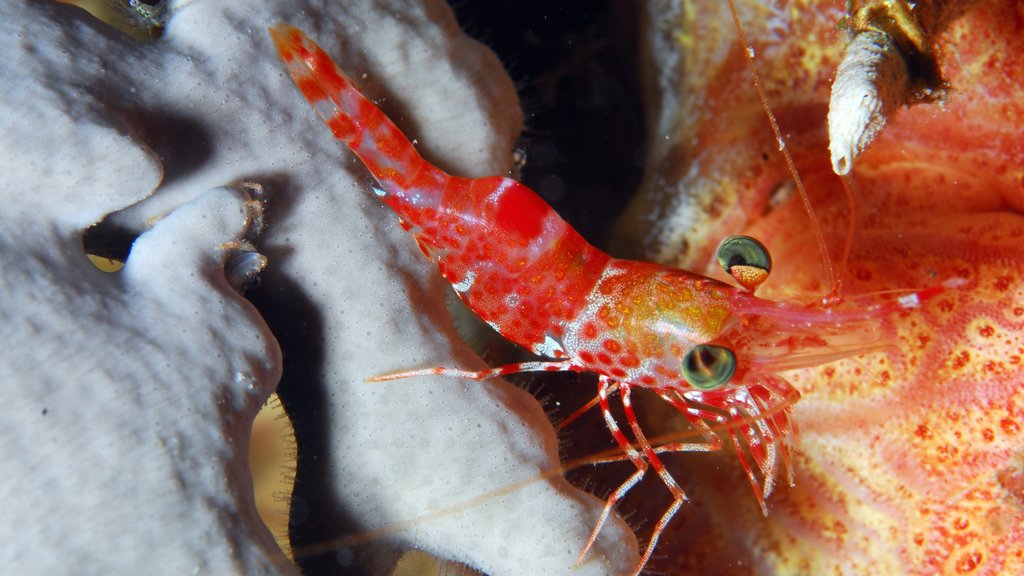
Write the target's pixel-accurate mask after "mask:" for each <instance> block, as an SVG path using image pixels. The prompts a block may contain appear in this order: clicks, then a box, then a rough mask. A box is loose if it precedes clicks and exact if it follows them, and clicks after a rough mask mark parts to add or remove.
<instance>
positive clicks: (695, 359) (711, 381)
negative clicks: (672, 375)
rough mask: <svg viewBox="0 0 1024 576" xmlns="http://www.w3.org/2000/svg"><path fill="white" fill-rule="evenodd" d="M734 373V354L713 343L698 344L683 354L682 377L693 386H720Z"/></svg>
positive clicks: (711, 387)
mask: <svg viewBox="0 0 1024 576" xmlns="http://www.w3.org/2000/svg"><path fill="white" fill-rule="evenodd" d="M735 373H736V355H735V354H733V352H732V350H729V349H728V348H725V347H723V346H715V345H714V344H700V345H698V346H694V347H693V349H692V350H690V351H689V352H687V353H686V356H683V377H684V378H686V381H687V382H689V383H690V385H691V386H693V387H694V388H700V389H701V390H714V389H715V388H721V387H722V386H724V385H725V384H726V383H727V382H729V379H730V378H732V375H733V374H735Z"/></svg>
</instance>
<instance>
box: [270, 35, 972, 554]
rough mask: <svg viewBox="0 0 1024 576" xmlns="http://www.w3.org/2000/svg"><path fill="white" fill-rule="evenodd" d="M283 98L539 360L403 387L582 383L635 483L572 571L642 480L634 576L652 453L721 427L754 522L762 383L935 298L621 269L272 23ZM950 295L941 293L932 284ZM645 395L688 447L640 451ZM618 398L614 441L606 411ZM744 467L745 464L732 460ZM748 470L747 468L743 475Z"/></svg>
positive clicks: (784, 461)
mask: <svg viewBox="0 0 1024 576" xmlns="http://www.w3.org/2000/svg"><path fill="white" fill-rule="evenodd" d="M270 32H271V36H272V37H273V40H274V43H275V45H276V47H277V49H278V52H279V53H280V55H281V58H282V59H283V60H284V62H285V64H286V65H287V67H288V70H289V73H290V74H291V76H292V78H293V80H294V81H295V83H296V85H297V86H298V87H299V89H300V90H301V92H302V93H303V95H304V96H305V97H306V98H307V99H308V100H309V102H310V103H311V104H312V106H313V108H314V109H315V110H316V112H317V113H318V114H319V115H320V116H321V118H322V119H323V120H324V122H325V123H326V124H327V125H328V126H329V127H330V129H331V130H332V132H333V133H334V136H335V137H336V138H337V139H339V140H341V141H343V142H345V143H346V144H347V145H348V146H349V148H350V149H351V150H352V151H353V152H354V153H355V154H356V155H357V156H358V157H359V159H360V160H361V161H362V163H363V164H364V165H365V166H366V167H367V168H368V169H369V171H370V173H371V174H372V175H373V176H374V178H375V179H376V180H377V182H378V183H379V185H380V186H379V188H375V189H374V191H375V193H376V195H377V196H378V197H379V198H380V199H381V201H383V202H384V203H385V204H387V205H388V206H389V207H391V208H392V209H393V210H394V211H395V212H396V213H397V214H398V216H399V218H400V221H401V224H402V226H403V228H405V229H406V230H407V231H409V232H410V233H411V234H412V235H413V237H414V238H415V239H416V242H417V244H418V245H419V247H420V249H421V250H422V252H423V253H424V254H425V255H426V256H427V257H428V258H429V259H431V260H433V261H435V262H437V264H438V266H439V268H440V271H441V274H442V275H443V276H444V278H445V279H446V280H447V281H448V282H450V283H451V285H452V286H453V288H454V289H455V291H456V292H457V294H458V295H459V297H460V298H461V299H462V300H463V301H464V302H465V303H466V304H467V305H468V306H469V307H470V308H471V309H472V310H473V311H474V312H475V313H477V314H478V315H479V316H480V317H481V318H482V319H484V320H485V321H487V322H488V323H489V324H490V325H491V326H492V327H494V328H495V329H496V330H497V331H498V332H499V333H501V334H502V335H503V336H504V337H505V338H507V339H509V340H511V341H512V342H515V343H517V344H519V345H521V346H523V347H525V348H527V349H529V350H530V351H532V352H533V353H535V354H538V355H540V356H542V357H544V359H541V360H536V361H529V362H521V363H515V364H509V365H505V366H499V367H496V368H492V369H489V370H482V371H466V370H460V369H457V368H447V367H444V368H441V367H439V368H428V369H423V370H412V371H405V372H399V373H395V374H389V375H386V376H381V377H377V378H375V379H376V380H385V379H397V378H404V377H409V376H418V375H427V374H435V375H446V376H458V377H463V378H471V379H478V380H479V379H486V378H491V377H496V376H501V375H507V374H512V373H517V372H526V371H577V372H594V373H596V374H598V376H599V390H598V399H597V402H598V404H599V405H600V409H601V412H602V414H603V416H604V419H605V421H606V424H607V426H608V428H609V430H610V431H611V433H612V435H613V437H614V439H615V441H616V442H617V443H618V445H619V447H620V448H621V449H622V451H623V452H624V453H625V454H626V457H627V458H628V459H629V460H630V461H631V462H632V463H633V464H634V465H635V467H636V471H635V472H634V473H633V474H632V475H631V476H629V477H628V478H627V479H626V480H625V481H624V482H623V483H622V484H621V485H620V486H619V487H618V489H616V490H615V491H614V492H613V493H612V494H611V496H609V497H608V499H607V501H606V504H605V507H604V510H603V512H602V514H601V517H600V518H599V519H598V521H597V523H596V525H595V527H594V529H593V532H592V534H591V538H590V541H589V542H588V544H587V545H586V546H585V547H584V549H583V551H582V552H581V554H580V560H582V559H583V558H584V556H585V555H586V553H587V551H588V550H589V548H590V546H591V545H592V544H593V542H594V540H595V538H596V536H597V534H598V533H599V532H600V530H601V527H602V525H603V524H604V522H605V521H606V520H607V518H608V516H609V514H610V512H611V510H612V508H613V507H614V506H615V504H616V502H618V500H619V499H621V498H622V497H623V496H624V495H625V494H626V493H627V492H628V491H629V490H630V489H631V488H632V487H633V486H634V485H635V484H636V483H637V482H639V481H640V479H641V478H642V477H643V476H644V474H645V473H646V472H647V470H648V469H649V468H653V469H654V471H655V473H657V474H658V476H659V477H660V478H661V480H662V481H663V483H664V484H665V486H666V487H667V489H668V490H669V492H670V493H671V494H672V496H673V502H672V504H671V505H670V506H669V507H668V509H667V510H666V511H665V512H664V513H663V514H662V516H661V518H660V519H659V520H658V522H657V524H656V525H655V527H654V530H653V533H652V534H651V537H650V540H649V542H648V545H647V548H646V551H645V552H644V554H643V557H642V558H641V561H640V564H639V565H638V566H637V567H636V569H635V571H636V572H637V573H639V572H640V571H641V570H642V569H643V567H644V566H645V565H646V563H647V561H648V560H649V559H650V557H651V554H652V552H653V550H654V549H655V546H656V544H657V541H658V537H659V536H660V534H661V532H662V531H663V530H664V528H665V526H666V525H668V523H669V522H670V520H671V519H672V517H673V515H674V514H675V513H676V512H677V511H678V509H679V508H680V506H681V505H682V503H683V502H684V501H685V500H686V496H685V494H684V493H683V490H682V488H680V486H679V485H678V483H677V482H676V481H675V479H674V478H673V477H672V475H671V474H669V472H668V471H667V470H666V469H665V467H664V465H663V464H662V462H661V460H660V458H659V456H658V453H659V452H681V451H709V450H718V449H720V448H721V446H722V442H721V440H720V438H719V437H718V436H717V435H715V433H714V431H713V430H712V427H711V425H709V424H714V425H715V426H716V427H717V426H721V427H722V428H724V429H725V430H726V431H727V433H728V435H729V437H730V439H731V441H732V443H733V445H734V447H735V448H736V451H737V454H738V456H739V459H740V461H741V464H742V466H743V468H744V470H745V472H746V474H747V477H748V480H749V482H750V484H751V486H752V487H753V490H754V493H755V496H756V498H757V500H758V502H759V504H760V505H761V508H762V510H763V511H764V512H765V513H767V507H766V504H765V498H766V497H767V496H768V495H770V494H771V493H772V491H773V489H774V487H775V485H776V483H777V482H778V481H779V480H780V478H781V479H783V480H784V481H786V482H788V483H790V484H791V483H792V466H791V463H790V450H791V440H792V437H793V434H794V431H795V426H794V424H793V423H792V421H791V419H790V417H789V411H790V407H791V405H792V404H793V402H795V401H796V400H797V398H798V397H799V393H798V392H797V391H796V389H794V388H793V387H792V386H791V385H790V384H789V383H788V382H787V381H786V380H785V379H783V378H782V377H781V376H779V375H778V372H779V371H781V370H786V369H791V368H800V367H808V366H815V365H819V364H822V363H826V362H829V361H832V360H836V359H840V358H846V357H849V356H853V355H857V354H860V353H864V352H867V351H872V350H877V349H880V348H882V347H885V346H886V345H887V343H886V342H883V341H881V340H880V339H879V334H878V331H877V330H876V329H875V325H876V324H877V323H878V322H879V321H880V320H881V319H883V318H884V317H886V316H888V315H892V314H896V313H899V312H901V311H903V310H906V309H909V308H915V307H917V306H919V305H920V304H921V302H923V301H924V300H926V299H928V298H931V297H933V296H935V295H937V294H939V293H941V292H942V291H943V290H944V286H935V287H932V288H929V289H926V290H922V291H919V292H904V293H902V294H900V295H899V297H898V298H896V297H891V298H884V297H882V296H877V297H871V298H870V299H869V298H862V299H849V300H846V301H843V300H842V299H840V298H838V297H834V298H830V299H829V300H828V301H816V302H812V303H810V304H803V303H799V302H794V301H790V300H787V301H779V302H775V301H770V300H765V299H761V298H758V297H757V296H755V295H754V292H755V290H756V288H757V286H758V285H759V284H760V283H761V282H762V281H763V280H764V279H765V278H766V276H767V273H768V272H769V271H770V259H769V257H768V255H767V251H766V250H765V249H764V247H763V246H761V245H760V243H758V242H756V241H754V240H753V239H750V238H744V237H739V238H731V239H729V240H727V241H726V242H723V244H722V246H721V247H720V249H719V260H720V261H721V262H722V264H723V267H724V268H725V269H726V271H727V272H728V273H730V274H731V275H732V276H733V277H734V278H735V279H736V280H737V282H738V283H739V284H740V286H739V287H736V286H731V285H728V284H725V283H723V282H720V281H718V280H715V279H712V278H708V277H705V276H702V275H699V274H694V273H691V272H687V271H685V270H680V269H673V268H669V267H665V266H661V265H657V264H652V263H648V262H640V261H631V260H621V259H616V258H612V257H611V256H609V255H608V254H606V253H604V252H602V251H600V250H598V249H597V248H595V247H594V246H592V245H590V244H589V243H588V242H587V241H586V240H584V239H583V238H582V236H580V235H579V234H578V233H577V232H576V231H575V230H573V229H572V228H571V227H570V226H569V225H568V224H567V223H566V222H565V221H564V220H562V219H561V218H560V217H559V216H558V214H557V213H555V212H554V210H552V209H551V208H550V206H548V205H547V204H546V203H545V202H544V201H543V200H541V199H540V197H539V196H537V195H536V194H535V193H534V192H533V191H531V190H530V189H529V188H527V187H526V186H524V185H522V184H520V183H519V182H516V181H514V180H511V179H508V178H502V177H487V178H478V179H468V178H460V177H456V176H450V175H448V174H446V173H445V172H443V171H441V170H440V169H438V168H436V167H435V166H433V165H431V164H429V163H428V162H426V161H425V160H424V159H423V158H422V157H421V156H420V155H419V153H418V152H417V151H416V149H415V148H414V147H413V145H412V143H411V142H410V141H409V140H408V139H407V138H406V137H405V136H404V135H403V134H402V133H401V132H400V131H399V130H398V128H397V127H396V126H395V125H394V124H393V123H392V122H391V120H389V119H388V118H387V117H386V116H385V115H384V114H383V112H381V111H380V110H379V109H378V108H377V107H376V106H375V105H374V104H373V103H372V102H370V101H369V100H368V99H366V98H365V97H364V96H363V95H362V94H361V93H360V92H359V91H358V89H357V88H356V87H355V86H354V84H353V83H352V81H351V80H350V79H349V78H348V77H347V76H346V75H345V74H344V73H343V72H342V71H341V70H340V69H339V68H338V67H337V66H336V65H335V64H334V63H333V62H332V61H331V59H330V58H329V57H328V56H327V54H326V53H324V52H323V50H322V49H320V48H319V47H318V46H317V45H316V44H315V43H314V42H313V41H311V40H310V39H309V38H307V37H306V36H305V35H304V34H303V33H302V32H301V31H299V30H298V29H296V28H294V27H291V26H288V25H285V24H280V25H278V26H276V27H274V28H272V29H271V30H270ZM955 284H956V282H955V281H953V282H947V283H946V286H945V287H948V286H953V285H955ZM634 388H646V389H650V390H652V391H654V392H655V393H656V394H657V395H658V396H659V397H660V398H661V399H663V400H664V401H665V402H667V403H668V404H669V405H671V406H672V407H673V408H675V409H676V410H677V411H678V412H679V413H680V414H681V415H682V416H683V417H684V418H685V419H686V420H687V421H688V422H689V423H690V424H691V425H692V426H693V427H694V429H695V430H697V431H698V432H699V433H700V435H701V437H702V440H703V441H701V442H695V443H675V444H667V445H659V446H653V445H652V444H651V443H650V442H649V441H648V440H647V439H646V437H645V435H644V433H643V431H642V429H641V426H640V424H639V422H638V420H637V418H636V415H635V413H634V410H633V407H632V404H631V400H630V396H631V393H632V391H633V389H634ZM615 391H617V392H618V393H619V396H620V399H621V403H622V407H623V410H624V412H625V418H626V421H627V424H628V428H629V430H630V432H631V433H632V435H633V439H632V440H630V439H629V438H628V437H627V435H626V433H625V432H624V431H623V429H622V428H620V426H619V424H618V422H617V421H616V418H615V417H614V415H613V414H612V412H611V410H610V406H609V397H610V395H611V394H612V393H613V392H615ZM748 457H749V459H748ZM750 460H753V463H754V465H755V466H751V465H750V464H751V462H750Z"/></svg>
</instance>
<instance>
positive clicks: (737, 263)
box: [717, 236, 772, 292]
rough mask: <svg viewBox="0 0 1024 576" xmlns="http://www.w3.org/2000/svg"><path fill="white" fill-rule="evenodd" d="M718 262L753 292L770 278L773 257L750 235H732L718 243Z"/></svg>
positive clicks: (727, 272) (741, 284)
mask: <svg viewBox="0 0 1024 576" xmlns="http://www.w3.org/2000/svg"><path fill="white" fill-rule="evenodd" d="M717 256H718V263H719V264H721V265H722V268H724V269H725V272H726V274H728V275H730V276H732V277H733V279H735V280H736V282H739V284H740V286H743V287H744V288H746V289H747V291H748V292H753V291H754V290H755V289H757V287H758V286H760V285H761V283H762V282H764V281H765V280H767V279H768V273H769V272H771V271H772V257H771V256H770V255H769V254H768V249H767V248H765V247H764V244H761V243H760V242H758V241H757V240H755V239H753V238H751V237H750V236H730V237H728V238H726V239H725V240H723V241H722V243H721V244H719V245H718V252H717Z"/></svg>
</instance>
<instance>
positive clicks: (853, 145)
mask: <svg viewBox="0 0 1024 576" xmlns="http://www.w3.org/2000/svg"><path fill="white" fill-rule="evenodd" d="M910 90H911V84H910V73H909V71H908V70H907V64H906V61H905V60H904V59H903V56H902V55H901V53H900V51H899V49H898V48H897V47H896V45H895V43H894V42H893V41H892V39H891V38H890V37H889V36H888V35H887V34H882V33H881V32H876V31H873V30H868V31H864V32H861V33H860V34H857V36H856V37H854V39H853V41H852V42H851V43H850V46H849V48H847V50H846V55H845V56H844V57H843V61H842V62H840V64H839V69H838V71H837V72H836V79H835V82H833V83H832V97H831V98H830V100H829V104H828V135H829V150H830V151H831V153H832V170H833V171H835V173H836V174H839V175H840V176H842V175H845V174H848V173H849V172H850V170H851V169H852V168H853V160H854V159H855V158H856V157H857V156H858V155H859V154H860V153H861V152H863V151H864V149H866V148H867V147H868V145H869V144H871V142H872V141H873V140H874V139H875V137H876V136H878V134H879V133H880V132H881V131H882V128H884V127H885V125H886V123H887V122H888V121H889V118H890V117H891V116H892V114H893V113H894V112H896V110H897V109H898V108H899V107H900V106H902V105H903V103H904V102H905V101H906V100H907V97H908V95H909V93H910Z"/></svg>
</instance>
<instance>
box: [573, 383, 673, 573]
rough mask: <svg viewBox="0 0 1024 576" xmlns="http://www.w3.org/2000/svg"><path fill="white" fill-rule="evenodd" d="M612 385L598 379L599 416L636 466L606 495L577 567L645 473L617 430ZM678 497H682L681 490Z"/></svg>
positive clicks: (622, 388) (640, 459) (644, 466)
mask: <svg viewBox="0 0 1024 576" xmlns="http://www.w3.org/2000/svg"><path fill="white" fill-rule="evenodd" d="M612 385H613V383H612V379H611V378H608V377H607V376H605V375H603V374H602V375H601V376H600V377H599V379H598V389H597V396H598V400H599V403H600V406H601V414H602V415H604V421H605V424H606V425H607V426H608V431H609V432H611V434H612V437H613V438H615V442H616V443H618V445H619V448H621V449H622V451H623V452H625V454H626V456H627V457H628V458H629V460H630V462H632V463H633V465H634V466H636V471H635V472H633V473H632V474H631V475H630V476H629V478H626V480H625V481H623V482H622V484H620V485H619V487H618V488H616V489H615V491H614V492H612V493H611V494H609V495H608V498H607V500H605V503H604V509H603V510H601V516H600V517H599V518H598V519H597V523H596V524H595V525H594V528H593V530H591V531H590V538H588V539H587V543H586V544H585V545H584V546H583V550H581V551H580V555H579V557H578V558H577V559H576V565H577V566H578V565H580V564H581V563H582V562H583V559H584V558H585V557H586V556H587V553H588V552H590V549H591V548H592V547H593V546H594V542H596V541H597V535H598V534H599V533H600V532H601V528H604V524H605V522H607V521H608V515H609V514H611V511H612V509H613V508H614V507H615V504H616V503H618V501H619V500H621V499H622V498H623V497H624V496H625V495H626V493H627V492H629V490H630V489H631V488H633V486H635V485H636V483H637V482H639V481H640V479H641V478H643V477H644V473H646V472H647V461H646V460H644V458H643V456H641V455H640V451H639V450H637V449H636V447H634V446H633V444H631V443H630V442H629V439H628V438H626V435H625V434H623V433H622V429H621V428H619V424H618V422H616V421H615V416H614V415H613V414H612V411H611V407H610V406H609V405H608V394H609V390H610V389H611V388H612ZM628 389H629V387H628V386H626V385H624V384H623V385H621V386H620V387H619V393H620V394H625V391H626V390H628ZM680 495H682V491H681V490H680ZM683 498H684V499H685V498H686V497H685V496H683ZM652 550H653V549H652V547H651V546H648V547H647V551H646V552H645V553H644V558H643V559H642V560H641V561H640V566H644V565H645V564H647V558H648V557H649V556H650V555H651V551H652Z"/></svg>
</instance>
